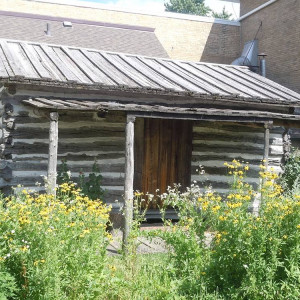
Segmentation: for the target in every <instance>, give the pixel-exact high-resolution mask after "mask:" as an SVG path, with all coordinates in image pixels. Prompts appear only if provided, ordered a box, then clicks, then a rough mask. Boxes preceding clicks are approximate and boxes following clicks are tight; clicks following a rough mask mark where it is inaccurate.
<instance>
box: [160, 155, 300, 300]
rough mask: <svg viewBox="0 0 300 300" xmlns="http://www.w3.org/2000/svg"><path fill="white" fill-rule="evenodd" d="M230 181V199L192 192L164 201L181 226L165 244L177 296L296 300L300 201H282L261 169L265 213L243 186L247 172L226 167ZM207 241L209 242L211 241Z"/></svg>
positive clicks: (174, 192) (299, 292) (271, 176)
mask: <svg viewBox="0 0 300 300" xmlns="http://www.w3.org/2000/svg"><path fill="white" fill-rule="evenodd" d="M226 165H227V167H228V169H229V173H231V174H232V176H233V181H232V188H231V190H230V193H229V194H228V195H226V196H220V195H218V194H217V193H215V192H213V191H212V190H207V191H202V190H201V189H200V188H199V187H198V186H197V185H193V186H192V187H191V188H189V189H187V191H186V192H184V193H180V192H179V191H178V189H176V187H175V188H173V189H169V191H168V193H166V194H164V195H162V197H163V199H164V205H166V206H167V205H172V206H173V207H174V208H175V209H176V210H177V211H178V216H179V221H178V223H176V224H172V223H170V222H167V221H166V224H167V225H168V228H169V229H168V230H165V231H163V232H160V233H159V234H160V236H161V237H162V238H163V239H164V240H165V241H166V242H167V243H168V244H169V245H170V247H171V249H172V251H171V252H170V254H169V255H170V262H171V263H172V264H173V265H174V267H175V270H176V271H175V277H174V280H175V279H176V281H177V283H178V285H177V287H178V292H179V294H181V295H182V296H183V297H187V298H188V299H208V298H213V299H219V298H220V299H299V298H300V246H299V245H300V195H299V196H297V195H296V196H295V198H291V197H289V196H287V195H285V194H283V193H282V188H281V186H280V185H278V184H277V183H276V180H277V177H278V176H277V175H276V174H275V173H273V172H272V171H266V170H265V167H264V166H262V165H261V172H260V176H261V180H262V182H263V185H262V186H261V189H260V192H261V201H262V202H261V207H260V212H259V215H258V216H255V215H254V214H252V213H250V212H249V206H250V204H251V202H252V200H253V199H254V197H256V196H257V195H256V193H254V192H253V189H252V188H251V186H250V185H249V184H247V183H245V181H244V176H245V173H246V172H247V171H248V169H249V167H248V165H242V164H241V163H240V162H238V161H235V160H234V161H233V163H231V164H228V163H227V164H226ZM208 236H209V237H210V238H211V242H209V241H208Z"/></svg>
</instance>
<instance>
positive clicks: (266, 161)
mask: <svg viewBox="0 0 300 300" xmlns="http://www.w3.org/2000/svg"><path fill="white" fill-rule="evenodd" d="M272 126H273V123H272V122H268V123H265V125H264V127H265V135H264V139H265V142H264V165H265V167H266V168H268V165H269V151H270V129H271V128H272Z"/></svg>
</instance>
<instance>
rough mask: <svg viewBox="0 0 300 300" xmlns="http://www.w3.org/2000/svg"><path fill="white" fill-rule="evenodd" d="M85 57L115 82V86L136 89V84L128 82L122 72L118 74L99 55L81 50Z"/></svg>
mask: <svg viewBox="0 0 300 300" xmlns="http://www.w3.org/2000/svg"><path fill="white" fill-rule="evenodd" d="M82 52H83V53H84V54H85V56H86V57H87V58H88V59H89V60H91V61H92V62H93V63H94V64H95V65H96V66H97V67H98V68H99V69H100V70H101V72H103V73H104V74H106V75H107V76H108V77H109V78H110V80H112V81H113V82H115V86H117V85H119V86H129V87H136V83H135V82H133V81H132V80H130V79H129V78H128V77H127V76H125V75H124V74H123V73H122V72H119V71H118V70H117V69H116V68H115V67H114V66H113V65H112V64H110V63H109V62H108V61H107V60H106V59H105V58H104V57H103V56H102V55H101V54H100V53H98V52H91V51H86V50H82Z"/></svg>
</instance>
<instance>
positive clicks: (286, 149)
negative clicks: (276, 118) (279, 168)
mask: <svg viewBox="0 0 300 300" xmlns="http://www.w3.org/2000/svg"><path fill="white" fill-rule="evenodd" d="M282 139H283V160H282V162H283V164H285V163H286V162H287V160H288V159H289V157H290V155H291V136H290V129H289V128H287V127H285V128H284V132H283V135H282Z"/></svg>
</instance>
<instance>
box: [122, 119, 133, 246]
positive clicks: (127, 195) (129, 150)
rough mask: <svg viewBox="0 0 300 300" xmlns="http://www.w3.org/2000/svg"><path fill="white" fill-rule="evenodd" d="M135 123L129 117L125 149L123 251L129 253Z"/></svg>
mask: <svg viewBox="0 0 300 300" xmlns="http://www.w3.org/2000/svg"><path fill="white" fill-rule="evenodd" d="M134 122H135V117H133V116H131V115H130V114H129V115H127V122H126V143H125V144H126V149H125V188H124V229H123V249H124V250H125V251H127V246H128V239H129V234H130V230H131V226H132V219H133V177H134Z"/></svg>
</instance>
